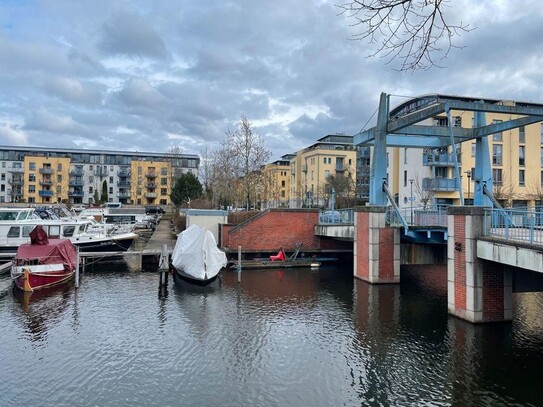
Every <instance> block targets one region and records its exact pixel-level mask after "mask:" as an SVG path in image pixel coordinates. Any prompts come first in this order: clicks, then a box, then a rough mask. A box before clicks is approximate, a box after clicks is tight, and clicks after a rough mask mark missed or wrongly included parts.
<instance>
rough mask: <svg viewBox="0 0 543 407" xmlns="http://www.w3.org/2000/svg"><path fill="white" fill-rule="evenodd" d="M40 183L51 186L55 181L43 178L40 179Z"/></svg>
mask: <svg viewBox="0 0 543 407" xmlns="http://www.w3.org/2000/svg"><path fill="white" fill-rule="evenodd" d="M40 185H43V186H49V187H50V186H51V185H53V181H52V180H50V179H44V180H41V181H40Z"/></svg>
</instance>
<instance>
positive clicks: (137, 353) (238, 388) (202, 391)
mask: <svg viewBox="0 0 543 407" xmlns="http://www.w3.org/2000/svg"><path fill="white" fill-rule="evenodd" d="M351 273H352V271H351V268H350V267H345V268H341V267H330V268H322V269H321V270H318V271H311V270H288V271H245V272H244V273H243V275H242V281H241V284H240V285H239V286H238V284H237V281H236V274H235V273H233V272H226V273H223V278H222V281H221V286H220V287H214V288H210V289H208V290H194V289H191V288H187V287H185V286H181V285H172V284H171V281H170V285H169V287H168V290H167V295H166V296H163V297H161V296H159V293H158V276H157V274H152V273H141V272H130V271H128V269H127V268H126V266H125V265H124V263H117V264H115V263H112V264H104V265H100V266H95V267H94V268H93V269H92V270H91V271H88V272H86V273H85V274H84V276H83V278H82V285H81V287H80V288H79V289H78V290H75V289H74V288H73V287H69V286H68V287H64V288H58V289H56V290H53V291H51V292H48V293H47V295H39V294H38V293H36V294H38V295H37V296H33V297H32V298H25V297H24V296H23V295H21V294H20V293H14V292H12V290H10V289H8V290H3V291H2V292H1V294H0V295H1V297H0V367H1V369H0V406H181V405H183V406H218V405H220V406H282V407H285V406H361V405H368V406H420V405H425V406H471V405H474V406H475V405H476V406H481V405H488V406H506V405H516V406H517V405H523V406H530V405H533V406H538V405H539V406H540V405H543V368H542V366H543V318H542V315H543V294H540V293H527V294H515V295H514V315H515V317H514V320H513V322H512V323H503V324H502V323H500V324H492V325H483V326H474V325H471V324H468V323H466V322H463V321H461V320H458V319H455V318H453V317H449V316H448V315H447V297H446V281H445V280H446V269H445V268H443V267H433V268H428V267H418V268H409V269H408V268H404V269H402V275H401V278H402V284H401V285H395V286H370V285H368V284H366V283H364V282H361V281H355V280H353V278H352V274H351ZM1 279H2V280H3V281H1V282H2V283H6V280H7V277H5V276H2V277H1Z"/></svg>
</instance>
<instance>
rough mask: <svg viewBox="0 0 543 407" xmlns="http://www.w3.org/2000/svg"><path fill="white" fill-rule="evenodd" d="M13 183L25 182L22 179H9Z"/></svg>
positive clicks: (21, 183)
mask: <svg viewBox="0 0 543 407" xmlns="http://www.w3.org/2000/svg"><path fill="white" fill-rule="evenodd" d="M8 182H9V183H10V184H11V185H23V184H24V182H23V180H22V179H12V180H9V181H8Z"/></svg>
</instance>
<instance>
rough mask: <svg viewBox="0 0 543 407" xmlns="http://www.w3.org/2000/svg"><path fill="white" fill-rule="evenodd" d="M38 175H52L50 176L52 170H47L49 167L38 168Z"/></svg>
mask: <svg viewBox="0 0 543 407" xmlns="http://www.w3.org/2000/svg"><path fill="white" fill-rule="evenodd" d="M40 174H43V175H52V174H53V169H52V168H49V167H43V168H40Z"/></svg>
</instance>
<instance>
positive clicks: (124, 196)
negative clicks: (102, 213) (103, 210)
mask: <svg viewBox="0 0 543 407" xmlns="http://www.w3.org/2000/svg"><path fill="white" fill-rule="evenodd" d="M117 198H119V199H128V198H130V192H119V193H118V194H117Z"/></svg>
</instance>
